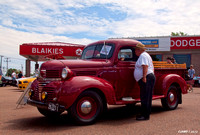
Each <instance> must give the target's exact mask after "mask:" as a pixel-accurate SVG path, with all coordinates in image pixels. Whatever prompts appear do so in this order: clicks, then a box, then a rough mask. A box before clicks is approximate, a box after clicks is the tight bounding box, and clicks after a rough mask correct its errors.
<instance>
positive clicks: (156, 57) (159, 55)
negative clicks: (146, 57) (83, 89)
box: [151, 54, 162, 61]
mask: <svg viewBox="0 0 200 135" xmlns="http://www.w3.org/2000/svg"><path fill="white" fill-rule="evenodd" d="M151 58H152V60H153V61H162V55H161V54H157V55H151Z"/></svg>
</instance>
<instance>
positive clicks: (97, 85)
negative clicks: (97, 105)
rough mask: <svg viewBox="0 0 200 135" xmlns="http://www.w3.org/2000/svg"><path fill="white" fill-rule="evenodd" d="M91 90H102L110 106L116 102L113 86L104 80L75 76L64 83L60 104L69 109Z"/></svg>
mask: <svg viewBox="0 0 200 135" xmlns="http://www.w3.org/2000/svg"><path fill="white" fill-rule="evenodd" d="M90 88H94V89H99V90H101V91H102V92H103V93H104V95H105V97H106V100H107V102H108V103H109V104H114V103H115V102H116V98H115V92H114V89H113V87H112V85H111V84H110V83H109V82H108V81H106V80H104V79H101V78H98V77H92V76H75V77H72V78H70V79H69V80H66V81H65V82H63V84H62V88H61V93H60V98H59V102H60V103H61V104H62V105H65V107H66V109H68V108H69V107H70V106H71V105H72V104H73V103H74V102H75V100H76V99H77V97H78V96H79V95H80V94H81V93H82V92H83V91H85V90H87V89H90Z"/></svg>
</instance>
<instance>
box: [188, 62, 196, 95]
mask: <svg viewBox="0 0 200 135" xmlns="http://www.w3.org/2000/svg"><path fill="white" fill-rule="evenodd" d="M188 75H189V77H190V78H189V80H190V89H189V92H192V91H193V88H192V85H193V84H194V80H193V79H194V75H195V70H194V68H193V65H190V69H189V70H188Z"/></svg>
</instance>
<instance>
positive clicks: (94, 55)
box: [81, 43, 114, 59]
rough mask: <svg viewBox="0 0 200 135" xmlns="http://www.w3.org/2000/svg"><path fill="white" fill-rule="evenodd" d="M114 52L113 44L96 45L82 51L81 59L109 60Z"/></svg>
mask: <svg viewBox="0 0 200 135" xmlns="http://www.w3.org/2000/svg"><path fill="white" fill-rule="evenodd" d="M113 51H114V45H113V44H107V43H106V44H96V45H91V46H88V47H86V48H85V49H84V50H83V53H82V56H81V59H109V58H111V57H112V54H113Z"/></svg>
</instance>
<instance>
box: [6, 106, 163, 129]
mask: <svg viewBox="0 0 200 135" xmlns="http://www.w3.org/2000/svg"><path fill="white" fill-rule="evenodd" d="M139 112H140V106H138V105H136V106H135V107H127V106H115V107H111V108H109V109H108V110H107V112H106V113H104V114H102V115H101V117H100V118H99V119H98V120H97V122H96V123H95V124H104V125H119V124H128V123H133V122H136V120H135V118H136V115H137V114H139ZM162 112H165V110H164V109H163V108H162V106H159V105H153V106H152V114H157V113H162ZM7 124H9V125H8V126H7V127H6V130H8V129H12V130H17V129H18V130H33V131H34V132H40V133H41V132H43V131H49V132H50V131H54V130H68V129H72V128H79V127H82V126H77V125H76V124H74V123H73V122H72V119H71V118H70V116H69V115H68V114H67V113H66V112H65V113H63V114H62V115H61V116H60V117H58V118H57V119H48V118H46V117H43V116H42V115H41V117H31V116H30V117H29V118H21V119H14V120H11V121H8V122H7ZM35 130H36V131H35Z"/></svg>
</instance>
